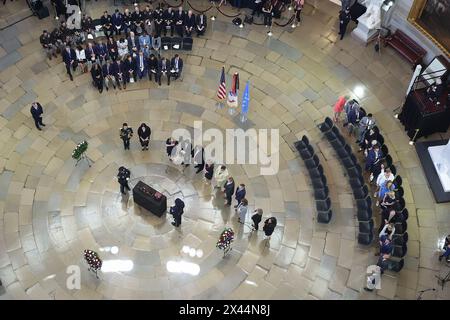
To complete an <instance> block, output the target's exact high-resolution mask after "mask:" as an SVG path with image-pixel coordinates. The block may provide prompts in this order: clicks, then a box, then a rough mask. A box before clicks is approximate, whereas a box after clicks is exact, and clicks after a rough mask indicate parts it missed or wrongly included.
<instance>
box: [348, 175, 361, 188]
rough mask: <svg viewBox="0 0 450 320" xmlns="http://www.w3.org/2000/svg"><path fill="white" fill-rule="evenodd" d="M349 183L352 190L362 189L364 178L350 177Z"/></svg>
mask: <svg viewBox="0 0 450 320" xmlns="http://www.w3.org/2000/svg"><path fill="white" fill-rule="evenodd" d="M349 181H350V186H351V187H352V189H358V188H362V186H363V185H364V178H363V177H362V176H354V177H350V179H349Z"/></svg>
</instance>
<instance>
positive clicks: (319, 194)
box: [314, 186, 330, 201]
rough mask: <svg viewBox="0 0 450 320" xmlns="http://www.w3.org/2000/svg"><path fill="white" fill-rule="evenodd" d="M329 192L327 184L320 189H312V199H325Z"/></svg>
mask: <svg viewBox="0 0 450 320" xmlns="http://www.w3.org/2000/svg"><path fill="white" fill-rule="evenodd" d="M329 194H330V190H329V189H328V187H327V186H325V187H324V188H322V189H314V199H316V201H317V200H325V199H326V198H328V195H329Z"/></svg>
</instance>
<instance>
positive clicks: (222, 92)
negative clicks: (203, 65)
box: [217, 67, 227, 100]
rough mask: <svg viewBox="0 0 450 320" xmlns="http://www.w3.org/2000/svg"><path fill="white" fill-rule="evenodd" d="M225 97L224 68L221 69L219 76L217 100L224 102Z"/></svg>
mask: <svg viewBox="0 0 450 320" xmlns="http://www.w3.org/2000/svg"><path fill="white" fill-rule="evenodd" d="M226 96H227V87H226V83H225V68H224V67H222V75H221V76H220V83H219V90H217V98H219V100H224V99H225V98H226Z"/></svg>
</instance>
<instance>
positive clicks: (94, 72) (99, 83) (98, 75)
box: [91, 63, 103, 93]
mask: <svg viewBox="0 0 450 320" xmlns="http://www.w3.org/2000/svg"><path fill="white" fill-rule="evenodd" d="M91 76H92V81H93V82H94V85H95V87H96V88H97V89H98V92H100V93H102V92H103V71H102V68H100V66H99V65H98V64H97V63H96V64H94V66H93V67H92V69H91Z"/></svg>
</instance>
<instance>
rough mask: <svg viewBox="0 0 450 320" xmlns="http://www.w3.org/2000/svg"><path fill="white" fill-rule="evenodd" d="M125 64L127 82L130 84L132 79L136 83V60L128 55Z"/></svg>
mask: <svg viewBox="0 0 450 320" xmlns="http://www.w3.org/2000/svg"><path fill="white" fill-rule="evenodd" d="M123 64H124V66H125V72H124V76H125V81H126V82H127V83H130V79H131V78H132V79H133V82H136V60H135V59H134V58H133V57H132V56H131V55H128V57H127V59H126V60H125V62H124V63H123Z"/></svg>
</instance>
